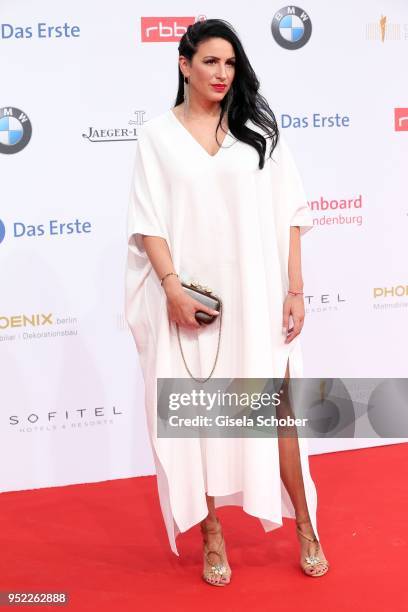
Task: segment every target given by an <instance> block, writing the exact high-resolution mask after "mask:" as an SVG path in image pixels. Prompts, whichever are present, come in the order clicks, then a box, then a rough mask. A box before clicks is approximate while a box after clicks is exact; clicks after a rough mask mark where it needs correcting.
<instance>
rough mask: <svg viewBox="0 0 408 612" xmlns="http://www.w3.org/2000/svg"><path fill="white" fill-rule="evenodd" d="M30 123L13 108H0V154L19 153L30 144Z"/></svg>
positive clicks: (22, 114)
mask: <svg viewBox="0 0 408 612" xmlns="http://www.w3.org/2000/svg"><path fill="white" fill-rule="evenodd" d="M31 133H32V127H31V121H30V119H29V118H28V117H27V115H26V114H25V113H24V112H23V111H22V110H20V109H19V108H15V107H14V106H5V107H4V108H0V153H6V154H10V153H19V151H21V150H22V149H24V147H26V146H27V145H28V143H29V142H30V138H31Z"/></svg>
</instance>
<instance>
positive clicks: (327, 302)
mask: <svg viewBox="0 0 408 612" xmlns="http://www.w3.org/2000/svg"><path fill="white" fill-rule="evenodd" d="M304 300H305V312H306V313H312V312H333V311H335V310H339V307H340V304H342V303H344V302H346V299H345V298H344V297H343V296H342V295H340V293H337V294H336V295H331V294H330V293H321V294H320V295H305V296H304Z"/></svg>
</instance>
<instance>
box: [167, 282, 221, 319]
mask: <svg viewBox="0 0 408 612" xmlns="http://www.w3.org/2000/svg"><path fill="white" fill-rule="evenodd" d="M169 284H170V283H169ZM166 295H167V312H168V315H169V320H170V321H173V322H174V323H177V324H178V325H179V326H181V327H187V328H190V329H198V328H199V327H201V324H200V323H198V321H197V320H196V318H195V313H196V312H197V310H201V311H202V312H206V313H208V314H209V315H219V314H220V313H219V312H218V310H213V309H212V308H208V306H204V305H203V304H201V302H199V301H198V300H195V299H194V298H192V297H191V296H189V295H187V293H186V292H185V291H184V289H183V288H182V286H181V284H179V286H178V287H175V288H173V290H168V291H166Z"/></svg>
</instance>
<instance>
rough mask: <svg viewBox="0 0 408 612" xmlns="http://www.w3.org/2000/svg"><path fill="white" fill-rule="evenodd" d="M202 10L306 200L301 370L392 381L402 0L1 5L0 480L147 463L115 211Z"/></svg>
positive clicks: (399, 269) (402, 145) (405, 116)
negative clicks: (275, 134) (142, 136)
mask: <svg viewBox="0 0 408 612" xmlns="http://www.w3.org/2000/svg"><path fill="white" fill-rule="evenodd" d="M220 6H221V9H220ZM244 9H245V10H244ZM206 17H207V18H211V17H219V18H223V19H227V20H228V21H229V22H230V23H232V25H233V26H234V27H235V28H236V30H237V31H238V33H239V35H240V36H241V39H242V41H243V44H244V46H245V48H246V50H247V53H248V55H249V58H250V60H251V62H252V63H253V66H254V69H255V71H256V73H257V74H258V76H259V78H260V81H261V90H262V93H263V94H264V95H265V96H266V97H267V99H268V101H269V103H270V105H271V107H272V109H273V110H274V112H275V114H276V116H277V118H278V121H279V125H280V127H281V129H282V132H284V134H285V136H286V138H287V139H288V141H289V143H290V145H291V147H292V149H293V153H294V155H295V158H296V160H297V163H298V166H299V169H300V171H301V174H302V176H303V180H304V184H305V188H306V193H307V196H308V201H309V205H310V208H311V210H312V212H313V217H314V223H315V229H314V230H313V231H312V232H311V233H310V234H308V235H307V236H306V237H305V239H304V241H303V267H304V279H305V302H306V309H307V314H306V322H305V326H304V329H303V332H302V337H303V349H304V362H305V376H307V377H351V378H353V377H405V376H406V374H407V365H406V346H407V324H406V321H407V314H408V310H407V307H408V276H407V246H406V243H407V224H408V216H407V215H408V208H407V195H406V194H407V190H406V160H407V153H408V91H407V81H406V79H405V78H404V77H403V75H404V74H405V65H404V58H406V54H407V52H408V6H407V5H406V3H405V2H403V0H393V1H392V2H384V1H383V2H379V1H377V0H374V1H373V0H371V1H368V0H366V1H362V2H359V3H352V2H350V0H349V1H346V2H344V1H343V2H341V3H340V2H338V3H326V2H322V1H317V0H310V1H308V2H307V3H306V4H302V5H299V6H298V5H290V6H286V5H281V3H280V2H266V1H261V0H260V1H258V2H256V3H253V4H252V5H251V7H250V8H248V6H245V7H244V6H243V5H242V6H241V5H240V4H236V3H233V2H224V3H223V4H222V5H220V4H219V2H215V1H213V0H206V1H205V2H197V1H195V0H189V1H188V2H182V1H179V2H177V1H176V2H173V3H171V4H169V3H168V2H155V1H153V2H137V3H135V2H130V0H118V1H117V2H116V3H115V6H114V10H112V5H111V3H108V2H100V1H98V2H97V1H96V0H92V1H89V2H85V3H84V2H80V0H70V1H69V2H58V3H55V2H51V0H37V2H35V3H32V2H29V0H20V1H19V2H13V1H12V0H2V1H1V16H0V19H1V31H0V65H1V76H2V78H1V90H0V172H1V199H0V259H1V263H0V270H1V294H0V351H1V398H2V402H1V413H0V414H1V422H0V436H1V438H0V448H1V450H2V461H1V467H0V470H1V475H0V476H1V478H0V487H1V490H2V491H8V490H18V489H28V488H36V487H45V486H52V485H63V484H68V483H80V482H92V481H99V480H106V479H111V478H121V477H129V476H134V475H144V474H152V473H154V464H153V460H152V456H151V451H150V447H149V444H148V438H147V433H146V426H145V415H144V409H143V379H142V377H141V372H140V368H139V363H138V357H137V352H136V347H135V345H134V342H133V339H132V337H131V335H130V332H129V330H128V328H127V324H126V322H125V320H124V314H123V313H124V270H125V255H126V227H125V224H126V212H127V205H128V195H129V188H130V178H131V169H132V164H133V159H134V152H135V146H136V141H137V136H138V130H139V127H140V126H141V125H142V124H143V123H144V122H145V121H148V120H149V119H150V118H152V117H154V116H155V115H156V114H159V113H161V112H163V111H164V110H166V109H168V108H169V107H170V106H171V105H173V103H174V99H175V96H176V86H177V58H178V53H177V41H178V40H179V38H180V36H181V35H182V34H183V32H184V31H185V28H186V26H187V25H188V24H189V23H192V22H194V21H195V20H197V19H203V18H206ZM391 441H396V440H391ZM384 442H386V443H389V442H390V440H380V439H375V438H373V439H364V440H363V439H360V440H343V441H342V440H335V441H334V440H333V441H331V440H311V441H310V445H311V452H312V453H313V452H326V451H330V450H337V449H342V448H353V447H354V448H355V447H360V446H366V445H370V444H383V443H384Z"/></svg>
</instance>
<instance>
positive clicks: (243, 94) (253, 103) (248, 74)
mask: <svg viewBox="0 0 408 612" xmlns="http://www.w3.org/2000/svg"><path fill="white" fill-rule="evenodd" d="M212 37H219V38H224V39H225V40H227V41H228V42H230V43H231V45H232V47H233V48H234V52H235V76H234V80H233V82H232V89H233V91H231V94H232V97H231V99H230V105H229V110H228V127H229V129H230V131H231V133H232V134H233V136H235V138H237V139H238V140H241V141H242V142H245V143H247V144H249V145H251V146H252V147H254V148H255V149H256V151H257V152H258V154H259V168H260V169H262V168H263V167H264V163H265V153H266V138H268V139H269V138H270V139H271V148H270V153H269V157H271V156H272V152H273V150H274V148H275V147H276V145H277V143H278V138H279V130H278V124H277V122H276V118H275V115H274V114H273V112H272V110H271V109H270V107H269V104H268V102H267V101H266V99H265V98H264V97H263V96H262V95H261V94H260V93H259V91H258V90H259V80H258V78H257V76H256V74H255V72H254V70H253V68H252V66H251V64H250V62H249V60H248V57H247V55H246V53H245V51H244V48H243V46H242V44H241V42H240V40H239V38H238V35H237V33H236V32H235V30H234V29H233V27H232V26H231V25H230V24H229V23H228V22H227V21H224V20H223V19H207V20H205V21H197V22H196V23H194V24H193V25H189V26H188V28H187V31H186V32H185V33H184V34H183V36H182V37H181V39H180V44H179V46H178V51H179V55H184V56H185V57H186V58H187V59H188V60H189V61H190V62H191V60H192V57H193V55H194V54H195V53H196V51H197V47H198V44H199V43H200V42H202V41H204V40H207V39H208V38H212ZM178 77H179V78H178V92H177V97H176V101H175V103H174V106H177V105H178V104H181V103H182V102H183V101H184V76H183V73H182V72H181V70H180V66H179V67H178ZM231 94H230V95H231ZM227 97H228V94H227V95H226V96H224V98H223V99H222V101H221V115H220V120H219V122H218V125H217V130H218V127H219V126H220V125H221V121H222V118H223V116H224V114H225V112H226V105H227V100H226V99H227ZM248 119H250V120H251V121H252V122H253V123H254V124H255V125H257V126H259V127H260V128H261V129H262V130H263V131H264V134H265V135H266V138H265V137H264V136H263V135H262V134H260V133H259V132H257V131H254V130H251V129H250V128H249V127H248V126H246V125H245V123H246V122H247V121H248ZM217 142H218V141H217Z"/></svg>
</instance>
